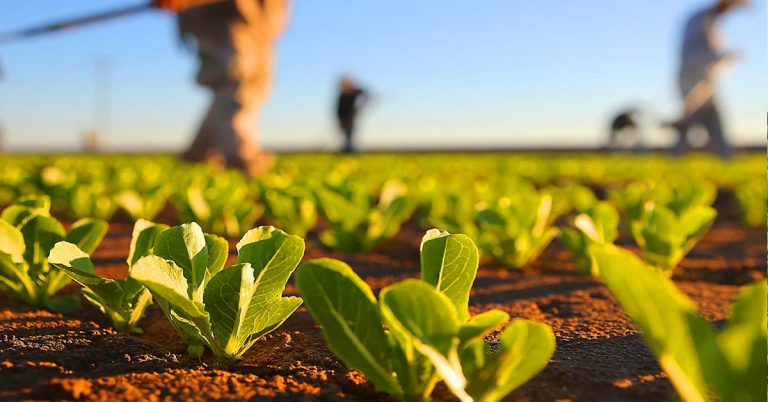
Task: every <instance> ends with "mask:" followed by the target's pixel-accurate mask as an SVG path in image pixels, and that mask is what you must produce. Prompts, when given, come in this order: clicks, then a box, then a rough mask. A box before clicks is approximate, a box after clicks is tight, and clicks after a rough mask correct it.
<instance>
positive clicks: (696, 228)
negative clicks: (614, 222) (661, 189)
mask: <svg viewBox="0 0 768 402" xmlns="http://www.w3.org/2000/svg"><path fill="white" fill-rule="evenodd" d="M715 217H717V211H715V209H714V208H712V207H708V206H703V205H698V206H694V207H690V208H688V209H686V210H685V211H684V212H683V213H682V214H680V215H676V214H675V213H674V212H673V211H672V210H670V209H668V208H666V207H663V206H660V205H655V204H653V203H652V202H648V203H647V204H646V206H645V213H644V214H643V216H642V217H641V219H640V220H637V221H634V222H632V223H631V225H632V235H633V236H634V238H635V242H636V243H637V245H638V246H640V248H641V249H642V255H643V259H644V260H645V261H646V262H648V263H649V264H651V265H653V266H654V267H656V268H657V269H659V270H661V271H662V272H665V273H666V274H667V275H668V276H670V275H672V272H673V270H674V269H675V267H676V266H677V264H679V263H680V261H681V260H682V259H683V257H685V255H686V254H688V252H689V251H690V250H691V249H692V248H693V246H694V245H695V244H696V242H698V241H699V239H700V238H701V237H702V236H704V234H705V233H706V232H707V231H708V230H709V228H710V227H711V226H712V223H714V221H715Z"/></svg>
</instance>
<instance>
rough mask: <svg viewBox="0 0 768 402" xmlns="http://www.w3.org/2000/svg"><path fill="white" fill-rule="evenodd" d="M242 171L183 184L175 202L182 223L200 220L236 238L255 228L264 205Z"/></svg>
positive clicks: (210, 229) (207, 227)
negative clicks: (256, 199) (259, 201)
mask: <svg viewBox="0 0 768 402" xmlns="http://www.w3.org/2000/svg"><path fill="white" fill-rule="evenodd" d="M255 198H256V197H255V195H254V194H253V191H252V189H251V188H250V187H249V185H248V183H247V182H246V180H245V179H244V178H243V177H242V176H241V175H239V174H235V173H229V174H220V175H217V176H215V179H214V176H200V178H199V179H198V178H197V177H194V178H192V180H191V181H190V182H189V183H182V184H181V187H180V188H179V190H178V191H177V192H176V193H175V194H174V197H173V201H174V205H175V206H176V209H177V210H178V211H179V218H180V219H181V220H182V221H183V222H198V223H199V224H200V226H202V228H203V229H204V230H205V231H206V232H211V233H215V234H218V235H221V236H226V237H227V238H236V237H238V236H241V235H242V234H243V233H245V231H246V230H248V229H249V228H252V227H253V225H254V224H255V223H256V221H257V220H259V218H260V217H261V215H262V214H263V213H264V205H262V204H260V203H257V202H256V201H255Z"/></svg>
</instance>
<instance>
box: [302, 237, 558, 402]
mask: <svg viewBox="0 0 768 402" xmlns="http://www.w3.org/2000/svg"><path fill="white" fill-rule="evenodd" d="M477 266H478V251H477V248H476V247H475V245H474V243H473V242H472V240H471V239H470V238H469V237H467V236H465V235H450V234H448V233H447V232H443V231H439V230H436V229H433V230H430V231H429V232H427V234H426V235H425V237H424V239H423V241H422V244H421V280H416V279H408V280H405V281H402V282H400V283H397V284H394V285H391V286H388V287H386V288H384V289H383V290H382V292H381V294H380V297H379V300H378V301H377V300H376V298H375V296H374V295H373V292H372V291H371V289H370V287H368V285H367V284H366V283H365V282H364V281H363V280H362V279H361V278H360V277H359V276H357V275H356V274H355V273H354V271H353V270H352V268H351V267H349V265H347V264H345V263H343V262H341V261H338V260H333V259H328V258H321V259H316V260H312V261H309V262H307V263H305V264H302V266H301V267H300V268H299V269H298V272H297V274H296V286H297V287H298V288H299V291H300V293H301V295H302V297H303V298H304V300H305V302H306V306H307V309H308V310H309V312H310V313H311V314H312V316H313V317H314V318H315V320H316V321H317V322H318V323H320V325H321V327H322V330H323V334H324V336H325V339H326V342H327V344H328V346H329V348H330V349H331V350H332V351H333V352H334V353H335V354H336V355H337V356H338V357H339V358H340V359H341V360H342V361H343V362H344V363H345V364H346V365H347V367H349V368H350V369H357V370H360V371H362V372H363V373H364V374H365V376H366V378H367V379H368V380H369V381H371V382H372V383H373V384H374V386H375V387H376V389H378V390H379V391H383V392H386V393H389V394H391V395H394V396H396V397H398V398H400V399H402V400H404V401H426V400H428V399H429V396H430V394H431V393H432V390H433V389H434V387H435V385H436V384H437V383H438V382H439V381H440V380H443V381H444V382H445V384H446V385H447V386H448V388H449V389H450V390H451V392H453V393H454V395H456V396H457V397H458V398H459V399H460V400H462V401H465V402H466V401H483V402H493V401H498V400H500V399H501V398H503V397H504V396H505V395H507V394H508V393H509V392H511V391H512V390H514V389H515V388H517V387H518V386H520V385H521V384H523V383H525V382H526V381H527V380H529V379H530V378H531V377H533V376H534V375H536V374H537V373H538V372H539V371H541V370H542V369H543V368H544V366H546V364H547V362H548V361H549V358H550V357H551V356H552V353H553V352H554V347H555V340H554V335H553V334H552V330H551V329H550V328H549V327H548V326H546V325H544V324H541V323H536V322H533V321H527V320H522V319H515V320H513V321H512V323H511V324H510V325H509V326H508V327H507V329H506V330H504V331H503V332H502V333H501V335H500V336H499V340H500V344H499V345H498V347H495V348H490V347H489V346H488V345H487V344H486V343H485V342H484V341H483V337H484V336H486V335H488V334H489V333H490V332H491V331H493V330H495V329H498V328H499V327H500V326H501V325H502V324H503V323H504V322H505V321H507V319H508V318H509V316H508V315H507V313H505V312H503V311H500V310H491V311H488V312H485V313H482V314H479V315H476V316H474V317H472V318H471V319H469V314H468V302H469V292H470V290H471V288H472V283H473V282H474V279H475V275H476V273H477Z"/></svg>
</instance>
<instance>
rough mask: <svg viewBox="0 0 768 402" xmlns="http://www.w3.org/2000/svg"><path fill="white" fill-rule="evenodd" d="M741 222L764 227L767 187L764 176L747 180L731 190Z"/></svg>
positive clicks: (767, 204)
mask: <svg viewBox="0 0 768 402" xmlns="http://www.w3.org/2000/svg"><path fill="white" fill-rule="evenodd" d="M733 194H734V198H735V199H736V204H737V206H738V209H739V214H740V216H741V220H742V222H744V223H746V224H747V225H748V226H750V227H755V228H758V227H762V228H764V227H765V213H766V209H768V187H766V185H765V180H764V178H760V179H752V180H748V181H746V182H744V183H742V184H740V185H739V186H737V187H736V188H735V189H734V190H733Z"/></svg>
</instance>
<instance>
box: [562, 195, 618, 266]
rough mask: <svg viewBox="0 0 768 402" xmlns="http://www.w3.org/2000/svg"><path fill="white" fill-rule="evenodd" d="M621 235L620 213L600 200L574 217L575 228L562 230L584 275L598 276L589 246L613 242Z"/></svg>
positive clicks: (564, 241) (563, 236)
mask: <svg viewBox="0 0 768 402" xmlns="http://www.w3.org/2000/svg"><path fill="white" fill-rule="evenodd" d="M618 235H619V213H618V212H617V211H616V208H614V207H613V205H611V204H610V203H608V202H605V201H599V202H597V203H596V204H594V205H593V206H592V207H589V208H587V209H586V211H585V212H583V213H580V214H578V215H576V217H575V218H574V219H573V228H570V227H566V228H563V229H562V230H561V233H560V239H561V240H562V242H563V244H564V245H565V246H566V247H567V248H568V249H569V250H570V251H571V254H573V259H574V262H575V263H576V269H577V270H578V271H579V272H580V273H581V274H584V275H592V276H598V272H597V267H596V266H595V265H594V263H593V261H592V255H591V254H590V253H589V250H588V246H589V245H590V244H592V243H608V244H611V243H613V241H614V240H616V237H618Z"/></svg>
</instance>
